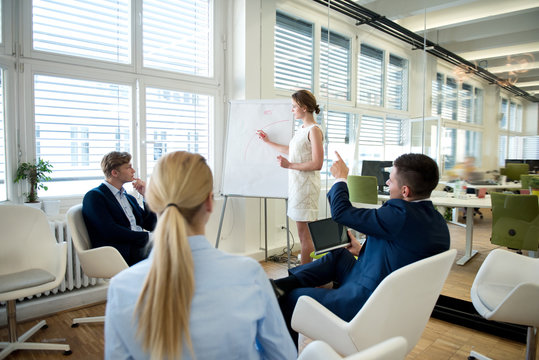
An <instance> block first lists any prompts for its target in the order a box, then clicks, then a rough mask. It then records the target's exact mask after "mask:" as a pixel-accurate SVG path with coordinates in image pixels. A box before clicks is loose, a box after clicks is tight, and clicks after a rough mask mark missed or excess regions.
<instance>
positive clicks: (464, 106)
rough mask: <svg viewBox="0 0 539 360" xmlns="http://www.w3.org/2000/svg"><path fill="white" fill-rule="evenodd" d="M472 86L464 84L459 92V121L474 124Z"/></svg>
mask: <svg viewBox="0 0 539 360" xmlns="http://www.w3.org/2000/svg"><path fill="white" fill-rule="evenodd" d="M472 91H473V90H472V86H471V85H468V84H466V83H463V84H462V87H461V89H460V91H459V107H458V120H459V121H463V122H467V123H471V122H472V94H473V92H472Z"/></svg>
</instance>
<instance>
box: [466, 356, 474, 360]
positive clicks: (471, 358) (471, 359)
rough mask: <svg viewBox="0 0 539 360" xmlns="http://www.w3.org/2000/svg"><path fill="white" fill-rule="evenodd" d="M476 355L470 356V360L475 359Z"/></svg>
mask: <svg viewBox="0 0 539 360" xmlns="http://www.w3.org/2000/svg"><path fill="white" fill-rule="evenodd" d="M475 359H476V357H475V356H468V360H475Z"/></svg>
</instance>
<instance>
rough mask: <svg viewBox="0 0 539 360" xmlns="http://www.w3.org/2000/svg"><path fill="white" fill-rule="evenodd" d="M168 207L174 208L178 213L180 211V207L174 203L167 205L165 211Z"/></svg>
mask: <svg viewBox="0 0 539 360" xmlns="http://www.w3.org/2000/svg"><path fill="white" fill-rule="evenodd" d="M169 206H174V207H175V208H176V209H178V211H180V207H179V206H178V205H176V204H174V203H170V204H167V206H165V209H166V208H168V207H169Z"/></svg>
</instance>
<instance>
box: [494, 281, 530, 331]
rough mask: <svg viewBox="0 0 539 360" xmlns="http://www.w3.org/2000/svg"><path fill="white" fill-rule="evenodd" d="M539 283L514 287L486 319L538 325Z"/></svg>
mask: <svg viewBox="0 0 539 360" xmlns="http://www.w3.org/2000/svg"><path fill="white" fill-rule="evenodd" d="M537 299H539V284H535V283H523V284H519V285H518V286H517V287H515V288H514V289H513V290H512V291H511V292H510V293H509V294H508V295H507V296H506V297H505V299H504V300H503V301H502V302H501V303H500V305H498V307H496V309H494V310H493V311H492V313H491V315H490V317H489V318H488V319H490V320H498V321H505V322H510V323H512V324H519V325H525V326H535V327H538V326H539V301H537Z"/></svg>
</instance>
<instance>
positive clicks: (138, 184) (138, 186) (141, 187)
mask: <svg viewBox="0 0 539 360" xmlns="http://www.w3.org/2000/svg"><path fill="white" fill-rule="evenodd" d="M132 184H133V187H134V188H135V190H137V191H138V192H139V194H140V195H142V196H144V193H145V192H146V183H145V182H144V181H142V180H141V179H139V178H136V179H135V180H133V183H132Z"/></svg>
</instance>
